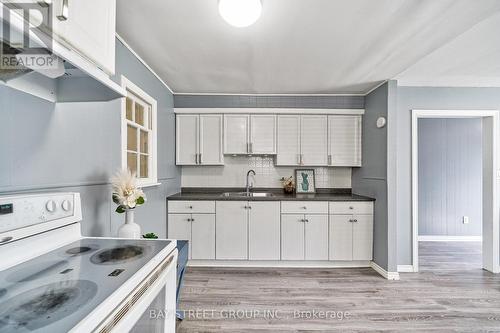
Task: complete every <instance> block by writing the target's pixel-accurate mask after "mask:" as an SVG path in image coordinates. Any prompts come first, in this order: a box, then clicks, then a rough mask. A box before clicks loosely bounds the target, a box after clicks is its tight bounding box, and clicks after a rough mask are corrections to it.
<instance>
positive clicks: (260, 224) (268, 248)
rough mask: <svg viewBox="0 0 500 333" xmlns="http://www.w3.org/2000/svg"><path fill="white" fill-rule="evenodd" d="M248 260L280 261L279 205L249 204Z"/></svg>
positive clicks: (270, 203)
mask: <svg viewBox="0 0 500 333" xmlns="http://www.w3.org/2000/svg"><path fill="white" fill-rule="evenodd" d="M248 206H249V207H251V208H250V209H249V210H248V259H249V260H280V203H279V202H278V201H273V202H262V201H254V202H249V203H248Z"/></svg>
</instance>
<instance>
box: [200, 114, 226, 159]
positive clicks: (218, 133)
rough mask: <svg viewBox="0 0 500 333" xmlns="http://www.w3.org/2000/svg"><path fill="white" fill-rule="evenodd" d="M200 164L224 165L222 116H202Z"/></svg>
mask: <svg viewBox="0 0 500 333" xmlns="http://www.w3.org/2000/svg"><path fill="white" fill-rule="evenodd" d="M199 147H200V151H199V154H200V164H205V165H223V164H224V155H223V153H222V149H223V148H222V115H220V114H210V115H200V142H199Z"/></svg>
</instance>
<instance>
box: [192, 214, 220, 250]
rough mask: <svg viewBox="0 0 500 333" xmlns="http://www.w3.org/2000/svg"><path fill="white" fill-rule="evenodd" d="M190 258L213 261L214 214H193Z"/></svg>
mask: <svg viewBox="0 0 500 333" xmlns="http://www.w3.org/2000/svg"><path fill="white" fill-rule="evenodd" d="M191 258H192V259H212V260H213V259H215V214H193V215H192V221H191Z"/></svg>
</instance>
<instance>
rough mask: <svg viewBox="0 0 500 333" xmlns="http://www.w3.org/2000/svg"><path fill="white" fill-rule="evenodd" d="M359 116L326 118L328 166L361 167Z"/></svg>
mask: <svg viewBox="0 0 500 333" xmlns="http://www.w3.org/2000/svg"><path fill="white" fill-rule="evenodd" d="M361 125H362V123H361V116H340V115H339V116H328V165H329V166H345V167H359V166H361V130H362V128H361Z"/></svg>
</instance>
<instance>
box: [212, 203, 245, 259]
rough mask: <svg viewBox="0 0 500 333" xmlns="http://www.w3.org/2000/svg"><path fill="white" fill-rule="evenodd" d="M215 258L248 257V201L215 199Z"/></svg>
mask: <svg viewBox="0 0 500 333" xmlns="http://www.w3.org/2000/svg"><path fill="white" fill-rule="evenodd" d="M215 207H216V212H217V214H216V215H217V217H216V221H215V253H216V259H233V260H238V259H239V260H246V259H248V202H247V201H217V202H216V204H215Z"/></svg>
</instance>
